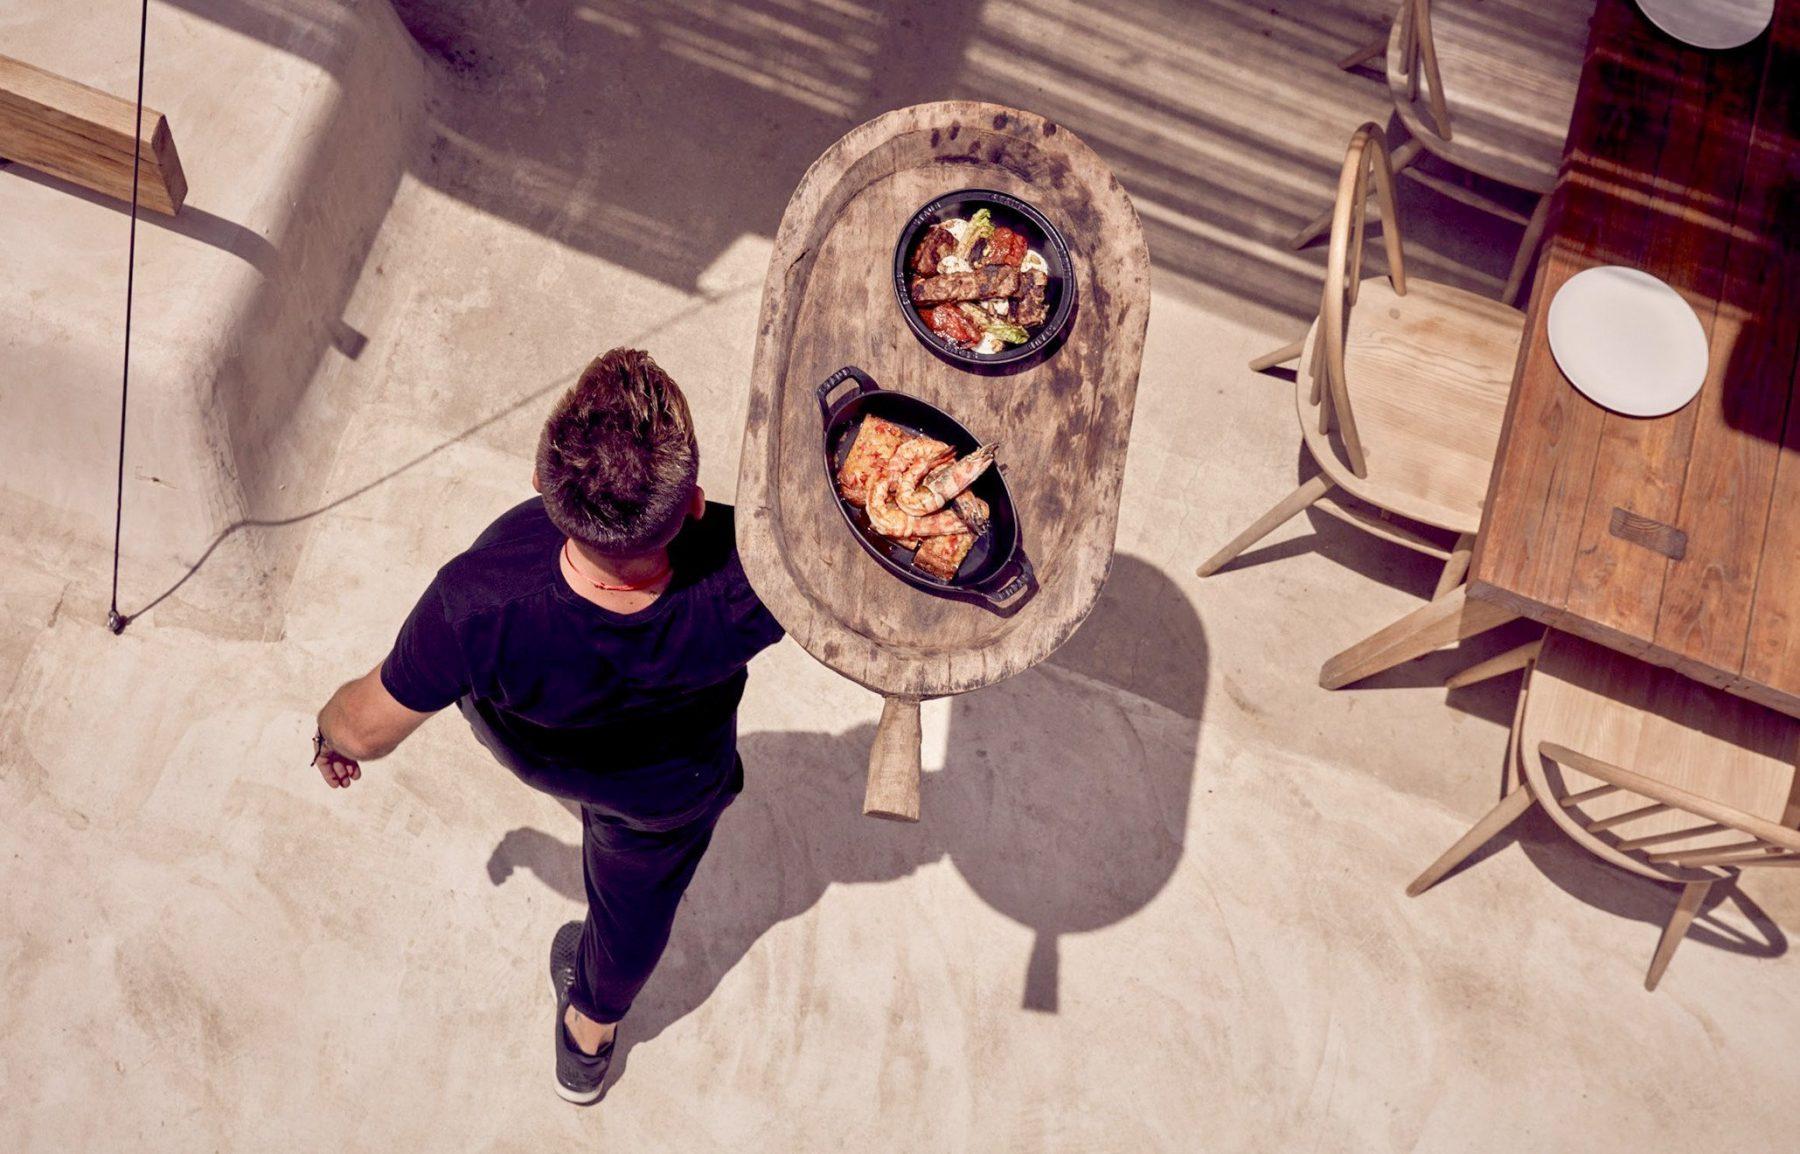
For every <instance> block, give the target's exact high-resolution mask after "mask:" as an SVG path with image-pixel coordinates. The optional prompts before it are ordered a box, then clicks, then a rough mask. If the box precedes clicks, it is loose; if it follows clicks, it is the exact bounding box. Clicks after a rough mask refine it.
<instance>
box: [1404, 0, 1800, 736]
mask: <svg viewBox="0 0 1800 1154" xmlns="http://www.w3.org/2000/svg"><path fill="white" fill-rule="evenodd" d="M1797 86H1800V0H1779V3H1778V5H1777V8H1776V12H1775V18H1774V23H1773V26H1772V27H1771V29H1770V31H1769V32H1768V33H1765V34H1764V35H1763V36H1762V37H1759V38H1758V39H1757V40H1755V41H1753V42H1752V43H1751V44H1749V45H1747V46H1745V47H1743V48H1740V49H1736V50H1734V51H1730V52H1706V51H1701V50H1699V49H1692V48H1688V47H1686V46H1684V45H1681V44H1679V43H1677V42H1676V41H1674V40H1672V39H1670V38H1669V37H1667V36H1665V35H1663V34H1662V33H1660V32H1658V31H1657V30H1656V29H1655V28H1654V27H1653V26H1652V25H1651V24H1650V23H1649V21H1647V20H1646V19H1645V18H1644V17H1643V16H1642V14H1641V13H1640V12H1639V11H1638V10H1637V8H1636V6H1635V5H1633V4H1631V3H1630V2H1629V0H1601V2H1600V4H1599V6H1598V9H1597V11H1596V13H1595V19H1594V26H1593V32H1592V35H1591V38H1590V41H1589V45H1588V55H1587V61H1586V64H1585V65H1584V67H1583V72H1582V80H1581V89H1580V94H1579V96H1578V97H1577V100H1576V107H1575V119H1574V123H1573V125H1572V127H1571V130H1570V135H1569V152H1568V155H1567V156H1566V158H1565V160H1564V164H1563V173H1562V177H1561V180H1560V183H1559V185H1558V187H1557V191H1556V194H1555V196H1556V203H1555V205H1554V207H1553V209H1552V215H1551V225H1550V239H1549V241H1548V242H1547V244H1546V247H1545V259H1544V260H1543V261H1542V266H1541V268H1540V270H1539V273H1538V280H1537V287H1536V290H1535V291H1534V293H1533V294H1532V303H1531V310H1530V317H1529V321H1528V323H1527V326H1526V330H1525V340H1524V344H1523V345H1522V347H1521V351H1520V360H1519V368H1518V374H1517V377H1516V379H1515V381H1514V384H1513V393H1512V399H1511V402H1510V404H1509V407H1508V410H1507V418H1506V427H1505V431H1504V433H1503V434H1502V437H1501V442H1500V449H1499V454H1498V457H1497V459H1496V462H1495V472H1494V480H1493V483H1492V485H1491V486H1490V489H1489V493H1488V503H1487V509H1486V513H1485V516H1484V517H1483V520H1482V527H1481V533H1480V536H1479V539H1478V544H1477V545H1476V549H1475V556H1474V559H1473V562H1472V567H1471V572H1470V583H1469V586H1468V595H1469V597H1470V598H1472V599H1473V600H1471V601H1470V602H1469V603H1468V608H1470V609H1473V608H1474V607H1475V605H1476V603H1477V602H1480V603H1483V606H1482V609H1481V610H1480V613H1481V615H1482V618H1483V620H1484V621H1486V620H1489V619H1492V618H1494V617H1495V616H1496V614H1515V613H1516V614H1522V615H1524V616H1528V617H1532V618H1535V619H1536V620H1539V621H1542V622H1544V623H1545V624H1547V625H1550V626H1553V627H1555V628H1557V629H1562V630H1566V631H1568V632H1571V633H1576V634H1579V635H1581V636H1583V637H1588V638H1591V639H1593V640H1595V641H1599V642H1601V643H1603V644H1606V645H1609V646H1612V647H1614V648H1616V649H1620V650H1623V651H1625V652H1628V653H1631V654H1634V655H1637V656H1639V657H1642V658H1643V659H1645V660H1647V661H1652V662H1655V663H1657V664H1660V665H1666V666H1670V667H1672V668H1674V669H1677V670H1679V671H1680V672H1682V673H1685V674H1687V675H1689V676H1691V677H1694V678H1696V679H1698V680H1700V681H1704V682H1706V683H1708V684H1712V685H1716V686H1720V687H1722V688H1725V689H1728V690H1731V691H1732V692H1735V693H1738V694H1741V695H1743V696H1745V697H1748V698H1750V699H1752V700H1755V701H1758V702H1762V703H1763V704H1766V705H1770V706H1773V707H1775V708H1777V709H1780V710H1783V711H1784V712H1787V713H1790V714H1794V715H1796V716H1800V373H1797V372H1796V351H1797V346H1800V255H1796V254H1795V252H1794V251H1793V247H1794V246H1793V241H1794V240H1795V239H1796V237H1797V236H1800V140H1797V139H1796V138H1797V137H1800V100H1797V99H1796V87H1797ZM1598 264H1621V265H1629V266H1631V267H1634V268H1640V269H1643V270H1645V271H1647V272H1650V273H1654V274H1655V275H1657V276H1659V277H1661V278H1663V279H1664V280H1666V281H1668V282H1669V283H1670V284H1672V285H1673V286H1675V288H1677V289H1678V290H1679V291H1680V292H1681V293H1682V294H1683V295H1684V296H1685V297H1686V298H1687V300H1688V301H1689V303H1691V304H1692V305H1693V306H1694V310H1695V312H1697V313H1698V314H1699V316H1700V319H1701V321H1702V323H1703V324H1704V325H1705V328H1706V332H1707V338H1708V342H1709V344H1710V347H1711V350H1712V362H1711V367H1710V370H1709V372H1708V375H1707V379H1706V384H1705V387H1704V388H1703V390H1702V391H1701V393H1700V395H1699V397H1698V398H1697V399H1695V400H1694V401H1693V402H1691V403H1690V404H1688V405H1687V406H1686V407H1685V408H1683V409H1681V410H1680V411H1679V412H1676V413H1673V414H1671V415H1669V416H1666V417H1660V418H1655V419H1649V420H1644V419H1636V418H1632V417H1625V416H1619V415H1617V414H1614V413H1610V412H1607V411H1606V410H1604V409H1601V408H1600V407H1598V406H1597V405H1595V404H1593V403H1592V402H1590V401H1588V400H1587V399H1586V398H1585V397H1583V396H1582V395H1581V394H1580V393H1578V392H1576V391H1575V389H1574V388H1573V387H1572V386H1571V385H1570V384H1569V383H1568V381H1567V380H1566V379H1565V378H1564V377H1563V375H1562V373H1561V372H1560V371H1558V369H1557V366H1556V362H1555V360H1554V358H1553V357H1552V356H1551V353H1550V347H1549V343H1548V340H1547V338H1546V335H1545V318H1546V313H1547V310H1548V305H1549V301H1550V298H1551V297H1552V296H1554V295H1555V293H1556V290H1557V289H1558V288H1559V287H1560V286H1561V285H1562V283H1563V282H1564V281H1566V280H1568V279H1569V277H1571V276H1573V275H1574V274H1575V273H1577V272H1579V271H1581V270H1582V269H1585V268H1588V267H1590V266H1593V265H1598ZM1428 608H1429V607H1428ZM1444 614H1445V611H1444V610H1441V609H1440V610H1439V616H1443V615H1444ZM1458 631H1459V632H1463V633H1464V635H1466V633H1467V632H1472V631H1473V629H1472V628H1468V627H1467V623H1465V624H1464V626H1463V627H1461V628H1459V630H1458Z"/></svg>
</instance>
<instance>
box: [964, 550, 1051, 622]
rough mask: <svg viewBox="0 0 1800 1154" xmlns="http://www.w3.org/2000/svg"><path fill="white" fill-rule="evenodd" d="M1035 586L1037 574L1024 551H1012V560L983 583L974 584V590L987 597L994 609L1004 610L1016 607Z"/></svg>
mask: <svg viewBox="0 0 1800 1154" xmlns="http://www.w3.org/2000/svg"><path fill="white" fill-rule="evenodd" d="M992 586H997V587H992ZM1036 588H1037V574H1036V573H1035V572H1033V571H1032V568H1031V561H1030V560H1029V559H1027V558H1026V556H1025V554H1024V553H1014V554H1013V556H1012V560H1010V561H1008V562H1007V563H1006V564H1005V565H1003V566H1001V568H1000V572H998V573H996V574H994V575H993V576H992V577H990V578H989V579H988V580H987V581H986V582H985V583H984V584H982V585H978V586H976V587H975V592H977V593H979V594H981V595H982V596H983V597H985V598H987V602H988V604H989V605H990V606H992V607H993V608H994V609H997V610H1000V611H1003V612H1006V611H1011V610H1013V609H1017V608H1018V607H1019V606H1020V605H1021V604H1023V603H1024V601H1025V598H1027V597H1029V596H1030V595H1031V592H1032V590H1034V589H1036Z"/></svg>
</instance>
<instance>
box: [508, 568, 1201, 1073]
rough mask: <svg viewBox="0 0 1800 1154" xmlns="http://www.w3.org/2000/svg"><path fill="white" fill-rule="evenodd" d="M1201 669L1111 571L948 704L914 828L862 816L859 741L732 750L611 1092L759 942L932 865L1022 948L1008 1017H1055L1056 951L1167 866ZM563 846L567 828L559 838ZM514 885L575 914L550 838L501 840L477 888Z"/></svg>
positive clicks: (1180, 631)
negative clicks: (1081, 620)
mask: <svg viewBox="0 0 1800 1154" xmlns="http://www.w3.org/2000/svg"><path fill="white" fill-rule="evenodd" d="M1206 670H1207V650H1206V641H1205V635H1204V631H1203V630H1202V627H1201V624H1200V620H1199V618H1198V616H1197V615H1196V614H1195V613H1194V611H1193V608H1192V607H1191V605H1190V604H1189V603H1188V601H1187V599H1186V597H1185V596H1183V595H1182V593H1181V592H1180V590H1179V589H1177V588H1176V587H1175V586H1174V584H1173V583H1172V582H1170V581H1169V580H1168V578H1167V577H1166V576H1164V575H1163V574H1162V573H1160V572H1159V571H1158V570H1156V569H1155V568H1154V567H1153V566H1151V565H1149V564H1148V563H1146V562H1144V561H1141V560H1138V559H1136V558H1132V557H1124V556H1121V557H1119V558H1117V559H1116V561H1115V565H1114V572H1113V577H1112V580H1111V581H1110V582H1109V584H1108V586H1107V588H1106V591H1105V594H1104V595H1103V597H1102V599H1101V602H1100V604H1099V605H1098V606H1097V607H1096V608H1095V611H1094V613H1093V615H1092V616H1090V618H1089V619H1088V623H1087V624H1086V625H1084V627H1083V628H1082V629H1081V630H1080V631H1078V632H1077V634H1076V635H1075V637H1074V638H1072V639H1071V640H1070V641H1069V643H1068V644H1067V645H1066V646H1064V648H1063V649H1062V651H1060V652H1059V653H1058V654H1057V656H1056V657H1055V659H1054V661H1053V662H1052V663H1049V664H1048V666H1047V667H1040V668H1039V669H1036V670H1032V671H1029V672H1027V673H1023V674H1020V675H1019V676H1017V677H1014V678H1012V679H1011V680H1008V681H1005V682H1001V683H1000V684H998V685H994V686H990V687H989V688H987V689H983V690H979V691H977V692H974V693H971V694H968V695H965V696H963V697H959V698H957V699H956V700H955V701H954V702H953V703H952V705H951V710H950V723H949V731H948V741H947V753H946V756H945V759H944V760H945V764H944V767H943V768H942V769H941V770H938V771H935V772H928V773H927V774H926V776H925V779H924V782H923V789H922V797H921V809H922V813H923V820H922V821H921V822H920V823H919V824H917V825H900V824H892V823H887V822H878V821H874V820H872V819H869V818H865V817H863V816H862V815H861V805H862V794H863V779H864V773H865V770H866V766H867V762H868V752H869V744H870V740H871V738H872V736H873V732H872V729H871V727H869V726H866V725H865V726H858V727H856V728H854V729H851V730H850V731H848V732H846V733H841V734H830V733H751V734H746V735H744V737H743V739H742V741H741V743H740V744H741V750H742V754H743V758H744V763H745V767H746V780H747V786H746V789H745V791H744V793H743V795H742V796H741V797H740V798H739V799H738V801H737V802H736V803H735V804H734V805H733V806H732V807H731V808H730V809H729V810H728V811H726V813H725V816H724V817H723V818H722V819H721V820H720V823H719V827H718V830H717V832H716V833H715V834H714V837H713V844H712V847H711V849H710V850H709V852H708V854H707V857H706V860H705V861H704V862H703V863H702V865H701V867H700V870H699V873H698V874H697V875H696V877H695V880H694V884H693V886H692V888H691V889H690V890H689V891H688V895H687V897H686V899H685V900H684V902H683V909H682V913H681V915H680V917H678V918H677V920H676V924H675V929H674V934H673V936H672V938H671V941H670V945H669V951H668V953H667V954H666V955H665V956H664V959H663V962H662V965H661V966H660V967H659V968H658V970H657V972H656V974H655V975H654V976H653V977H652V978H651V979H650V983H649V984H648V985H647V986H646V987H645V988H644V991H643V994H642V995H641V996H640V997H639V999H638V1002H637V1005H636V1006H635V1007H634V1008H633V1010H632V1013H631V1015H630V1016H629V1018H627V1020H626V1025H625V1026H624V1027H623V1028H622V1030H621V1035H620V1037H621V1039H622V1041H621V1047H622V1048H621V1050H620V1052H619V1054H618V1056H617V1057H616V1058H615V1060H614V1069H615V1070H616V1071H617V1074H616V1075H615V1077H619V1076H623V1074H624V1071H625V1070H626V1068H627V1067H628V1065H629V1061H630V1047H631V1046H634V1045H636V1044H638V1043H640V1042H646V1041H649V1040H651V1039H654V1038H656V1037H657V1036H658V1035H660V1034H661V1033H662V1031H663V1030H664V1029H666V1028H668V1027H669V1026H670V1025H671V1024H673V1023H674V1022H677V1021H679V1020H681V1019H682V1018H683V1017H685V1016H686V1015H687V1014H689V1013H691V1012H692V1011H693V1010H694V1009H696V1008H697V1007H698V1006H700V1005H701V1004H702V1003H703V1002H705V1001H706V999H707V998H708V997H709V996H711V994H712V992H713V990H714V989H716V988H717V987H718V985H719V982H720V981H721V980H722V979H723V978H724V976H725V975H726V974H727V973H729V972H730V971H731V970H732V969H733V968H734V967H735V966H736V965H737V964H738V963H739V961H740V960H741V959H742V958H743V957H744V955H745V954H746V953H747V952H748V951H749V950H750V948H751V947H752V946H753V945H754V944H755V943H756V941H757V940H758V939H759V938H761V937H762V936H763V934H765V933H766V932H768V931H769V930H770V929H771V928H772V927H774V926H777V925H779V924H780V923H782V922H784V921H787V920H788V919H790V918H793V917H796V916H798V915H800V914H802V913H804V912H805V911H806V910H808V909H810V908H812V906H813V905H814V904H816V903H817V902H818V901H820V899H821V898H822V897H823V896H824V894H825V893H826V891H827V890H828V889H829V888H830V887H831V886H833V885H842V884H852V883H858V882H881V881H890V880H893V879H895V878H901V877H904V876H906V875H908V874H910V873H912V872H913V871H915V870H917V869H919V868H920V867H921V866H924V865H927V864H930V863H935V862H939V861H943V860H945V859H948V860H949V861H950V863H951V864H953V865H954V866H955V868H956V869H957V871H958V872H959V873H960V874H961V875H962V877H963V878H964V879H965V880H966V881H967V882H968V884H969V886H970V888H971V889H972V890H973V891H974V892H975V893H977V894H978V895H980V896H981V898H982V899H983V900H984V901H985V902H986V903H987V904H988V905H989V906H991V907H992V908H993V909H994V910H995V911H997V912H998V913H1000V914H1001V915H1003V916H1005V917H1007V918H1009V919H1011V920H1013V921H1015V922H1017V923H1019V924H1021V925H1023V926H1026V927H1027V928H1029V929H1031V930H1032V931H1033V932H1034V933H1035V935H1036V939H1035V944H1034V945H1033V947H1032V949H1031V951H1030V953H1029V956H1028V957H1025V958H1021V959H1019V965H1020V978H1019V984H1018V990H1019V994H1018V997H1019V1002H1020V1005H1021V1007H1022V1008H1023V1009H1024V1010H1027V1011H1034V1012H1045V1013H1053V1012H1055V1011H1056V1010H1057V1008H1058V1005H1059V1003H1060V1000H1061V998H1062V997H1063V996H1065V993H1066V991H1065V990H1064V989H1063V988H1062V987H1063V981H1062V977H1061V975H1060V973H1059V967H1058V942H1059V940H1060V938H1061V936H1062V935H1065V934H1071V933H1086V932H1092V931H1095V930H1100V929H1103V928H1105V927H1106V926H1109V925H1112V924H1114V923H1116V922H1118V921H1119V920H1121V919H1123V918H1125V917H1127V916H1129V915H1130V914H1132V913H1135V912H1136V911H1138V910H1140V909H1142V908H1143V907H1144V905H1145V904H1147V903H1148V902H1149V901H1150V900H1151V899H1152V898H1154V897H1155V896H1156V894H1157V893H1159V892H1160V891H1161V890H1162V888H1163V886H1164V885H1165V884H1166V883H1167V881H1168V879H1169V878H1170V876H1171V875H1172V874H1173V873H1174V870H1175V867H1176V864H1177V863H1178V862H1179V861H1180V858H1181V855H1182V852H1183V848H1184V846H1183V838H1184V833H1185V830H1186V828H1187V812H1188V805H1189V799H1190V795H1191V794H1192V792H1193V784H1194V782H1193V774H1194V767H1195V762H1196V760H1197V757H1196V750H1197V743H1198V739H1199V728H1200V715H1201V702H1202V701H1203V700H1204V697H1205V689H1206V676H1207V673H1206ZM1119 690H1124V691H1125V693H1124V694H1121V693H1120V692H1119ZM927 760H928V761H929V760H930V758H929V756H928V758H927ZM576 835H577V827H576V826H575V825H574V823H573V821H571V823H570V827H569V829H568V831H567V834H566V836H569V837H571V838H573V837H574V836H576ZM519 871H523V872H527V873H530V874H532V875H534V876H535V877H536V878H537V879H538V880H539V881H541V882H542V883H544V884H545V885H548V886H550V887H551V888H552V889H554V890H555V891H556V892H558V893H560V894H562V895H563V896H565V897H567V898H569V899H571V900H574V901H581V900H583V897H584V893H583V889H582V884H581V856H580V851H579V848H578V846H576V845H575V844H573V843H572V842H566V841H564V840H563V838H562V837H560V836H557V835H555V834H551V833H546V832H544V831H541V830H536V829H516V830H513V831H511V832H509V833H508V834H506V836H505V837H503V838H502V839H501V841H500V843H499V844H498V845H497V846H496V847H495V849H494V852H493V854H492V856H491V858H490V860H489V862H488V876H489V879H490V880H491V881H493V882H494V883H495V884H496V885H498V884H501V883H503V882H505V881H506V880H507V879H509V878H510V877H512V876H513V875H514V874H515V873H516V872H519Z"/></svg>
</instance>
